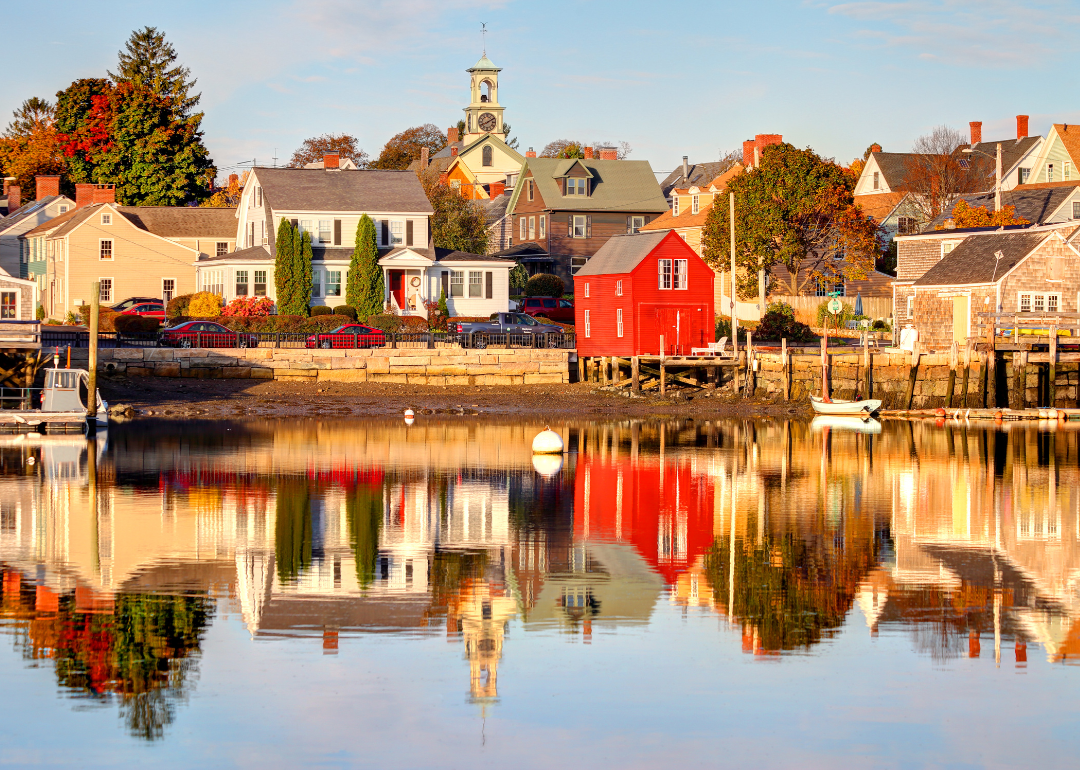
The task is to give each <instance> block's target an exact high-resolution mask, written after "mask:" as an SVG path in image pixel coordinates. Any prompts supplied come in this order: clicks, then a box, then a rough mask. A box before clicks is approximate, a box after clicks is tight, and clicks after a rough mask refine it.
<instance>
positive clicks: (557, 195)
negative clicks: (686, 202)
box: [508, 158, 668, 214]
mask: <svg viewBox="0 0 1080 770" xmlns="http://www.w3.org/2000/svg"><path fill="white" fill-rule="evenodd" d="M575 163H580V164H581V165H582V167H583V168H585V169H586V170H587V171H588V172H589V173H590V174H591V175H592V184H591V188H592V189H591V190H590V191H589V195H587V196H578V195H575V196H572V197H564V196H563V194H562V192H561V191H560V190H559V185H558V183H557V182H556V181H555V179H556V178H558V177H559V176H560V175H561V174H565V173H566V171H567V170H569V169H570V168H572V166H573V164H575ZM529 171H531V172H532V175H533V179H535V180H536V186H537V189H539V191H540V197H541V198H543V200H544V204H545V206H546V208H548V209H550V210H565V211H613V212H617V211H625V212H638V211H640V212H656V213H657V214H660V213H663V212H665V211H667V208H668V204H667V199H666V198H665V197H664V194H663V193H662V192H661V191H660V184H659V183H658V182H657V181H656V177H655V176H654V175H653V172H652V166H650V165H649V162H648V161H647V160H596V159H589V160H567V159H565V158H526V159H525V165H524V166H523V167H522V169H521V179H524V178H525V175H526V174H527V173H528V172H529ZM524 186H525V185H523V184H517V185H516V186H515V187H514V197H513V198H512V199H511V202H510V206H509V207H508V208H509V210H510V211H513V210H514V208H515V207H516V206H517V200H518V196H519V195H520V194H521V188H522V187H524Z"/></svg>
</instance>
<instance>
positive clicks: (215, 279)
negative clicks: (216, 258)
mask: <svg viewBox="0 0 1080 770" xmlns="http://www.w3.org/2000/svg"><path fill="white" fill-rule="evenodd" d="M200 275H201V276H202V278H201V280H202V288H203V291H208V292H210V293H211V294H217V295H218V296H222V295H223V294H224V293H225V270H224V269H222V270H203V271H202V273H201V274H200Z"/></svg>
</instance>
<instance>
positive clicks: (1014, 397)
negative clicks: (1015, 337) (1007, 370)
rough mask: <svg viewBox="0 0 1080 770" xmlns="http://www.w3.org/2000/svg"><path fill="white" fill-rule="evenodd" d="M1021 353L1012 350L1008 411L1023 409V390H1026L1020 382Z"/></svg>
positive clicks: (1025, 384)
mask: <svg viewBox="0 0 1080 770" xmlns="http://www.w3.org/2000/svg"><path fill="white" fill-rule="evenodd" d="M1020 359H1021V351H1019V350H1014V351H1013V354H1012V388H1010V391H1011V392H1010V393H1009V408H1010V409H1023V408H1024V396H1025V394H1024V390H1026V389H1027V383H1026V382H1024V383H1022V382H1021V381H1020V376H1021V374H1020V372H1021V363H1020Z"/></svg>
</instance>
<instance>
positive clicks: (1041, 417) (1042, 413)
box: [1039, 409, 1046, 420]
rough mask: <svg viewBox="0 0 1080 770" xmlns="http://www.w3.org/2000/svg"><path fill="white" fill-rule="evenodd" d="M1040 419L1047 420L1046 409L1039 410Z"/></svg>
mask: <svg viewBox="0 0 1080 770" xmlns="http://www.w3.org/2000/svg"><path fill="white" fill-rule="evenodd" d="M1039 419H1040V420H1045V419H1046V410H1045V409H1040V410H1039Z"/></svg>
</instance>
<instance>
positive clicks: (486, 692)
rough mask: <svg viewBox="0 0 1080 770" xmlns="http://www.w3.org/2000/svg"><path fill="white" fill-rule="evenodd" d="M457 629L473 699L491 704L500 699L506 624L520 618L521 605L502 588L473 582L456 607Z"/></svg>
mask: <svg viewBox="0 0 1080 770" xmlns="http://www.w3.org/2000/svg"><path fill="white" fill-rule="evenodd" d="M450 612H451V614H456V615H457V622H456V624H455V625H456V627H457V629H458V631H459V632H460V633H461V636H462V640H463V641H464V642H465V657H466V658H467V659H468V661H469V697H470V699H471V700H472V701H473V702H475V703H480V704H487V703H491V702H493V701H495V700H496V699H497V698H498V697H499V688H498V679H499V659H500V658H501V657H502V648H503V637H504V636H505V635H506V624H507V623H508V622H509V620H510V618H511V617H513V616H514V615H515V614H517V603H516V602H515V601H514V599H513V598H511V597H509V596H507V595H506V594H505V592H504V590H503V589H502V587H501V586H499V585H498V584H492V583H489V582H487V581H485V580H474V581H470V582H469V583H467V584H466V585H464V586H463V587H462V590H461V593H460V595H459V596H458V597H457V601H456V606H453V607H451V608H450Z"/></svg>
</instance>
